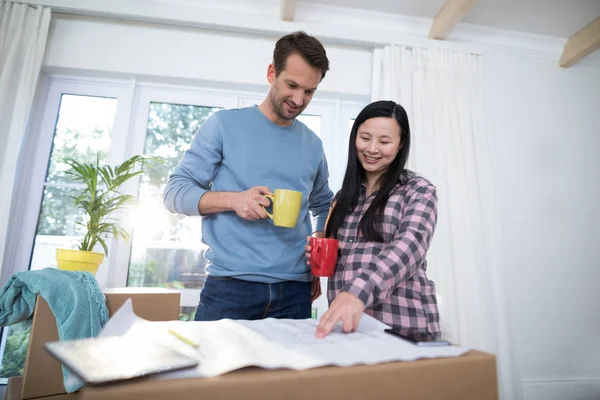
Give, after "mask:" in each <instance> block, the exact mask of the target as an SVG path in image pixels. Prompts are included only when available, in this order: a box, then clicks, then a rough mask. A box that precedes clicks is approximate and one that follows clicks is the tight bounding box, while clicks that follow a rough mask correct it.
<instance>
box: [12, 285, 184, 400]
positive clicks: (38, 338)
mask: <svg viewBox="0 0 600 400" xmlns="http://www.w3.org/2000/svg"><path fill="white" fill-rule="evenodd" d="M104 294H105V296H106V306H107V308H108V313H109V315H112V314H113V313H114V312H115V311H117V310H118V309H119V307H121V306H122V305H123V303H125V301H126V300H127V299H128V298H131V300H132V304H133V310H134V311H135V313H136V314H137V315H139V316H140V317H141V318H144V319H147V320H150V321H169V320H176V319H178V318H179V298H180V293H179V292H178V291H175V290H168V289H162V288H122V289H105V290H104ZM56 340H58V330H57V327H56V319H55V318H54V314H52V311H51V310H50V307H49V306H48V303H46V301H45V300H44V299H42V298H41V297H39V296H38V300H37V303H36V305H35V311H34V313H33V321H32V325H31V331H30V334H29V347H28V349H27V356H26V358H25V369H24V370H23V386H22V394H21V396H22V398H23V399H35V398H38V397H46V396H56V395H65V396H69V395H67V394H66V391H65V388H64V385H63V376H62V370H61V367H60V363H59V362H58V361H57V360H55V359H54V358H53V357H52V356H51V355H50V353H48V352H47V351H46V349H44V343H46V342H52V341H56ZM65 398H74V397H72V396H71V397H65Z"/></svg>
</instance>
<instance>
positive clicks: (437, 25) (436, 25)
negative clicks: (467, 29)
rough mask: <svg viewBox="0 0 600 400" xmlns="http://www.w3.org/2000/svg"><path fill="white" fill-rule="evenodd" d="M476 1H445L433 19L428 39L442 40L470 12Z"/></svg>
mask: <svg viewBox="0 0 600 400" xmlns="http://www.w3.org/2000/svg"><path fill="white" fill-rule="evenodd" d="M476 3H477V0H447V1H446V4H444V5H443V6H442V9H441V10H440V12H438V14H437V15H436V16H435V18H434V19H433V24H432V25H431V30H430V31H429V39H436V40H444V39H446V38H447V37H448V35H449V34H450V32H451V31H452V29H454V27H455V26H456V25H457V24H458V23H459V22H460V21H461V20H462V19H463V18H464V17H465V15H467V14H468V13H469V11H471V9H472V8H473V6H474V5H475V4H476Z"/></svg>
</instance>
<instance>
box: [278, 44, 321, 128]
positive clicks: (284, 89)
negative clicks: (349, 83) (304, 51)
mask: <svg viewBox="0 0 600 400" xmlns="http://www.w3.org/2000/svg"><path fill="white" fill-rule="evenodd" d="M267 79H268V80H269V83H270V84H271V89H270V90H269V99H270V101H271V106H272V107H273V112H274V113H275V114H276V115H277V116H278V117H279V118H281V119H282V120H286V121H291V120H293V119H294V118H296V117H297V116H298V115H300V113H302V111H304V109H306V107H307V106H308V104H309V103H310V101H311V100H312V97H313V95H314V94H315V91H316V90H317V86H318V85H319V82H320V81H321V70H320V69H319V68H315V67H312V66H311V65H309V64H308V63H307V62H306V61H304V59H303V58H302V57H301V56H299V55H298V54H291V55H290V56H288V59H287V63H286V66H285V69H284V70H283V71H281V72H280V73H279V75H278V76H275V68H274V67H273V65H272V64H271V65H270V66H269V70H268V71H267Z"/></svg>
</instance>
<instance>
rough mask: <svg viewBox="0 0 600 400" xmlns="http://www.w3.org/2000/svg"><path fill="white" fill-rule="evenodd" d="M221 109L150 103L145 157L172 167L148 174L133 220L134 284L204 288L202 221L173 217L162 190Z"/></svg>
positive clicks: (131, 280) (130, 281) (131, 270)
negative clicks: (199, 132)
mask: <svg viewBox="0 0 600 400" xmlns="http://www.w3.org/2000/svg"><path fill="white" fill-rule="evenodd" d="M219 109H220V108H218V107H206V106H192V105H179V104H167V103H151V104H150V112H149V115H148V128H147V132H146V143H145V150H144V154H145V155H149V156H158V157H161V158H163V159H164V160H166V164H165V165H158V166H157V167H156V168H154V169H153V170H152V171H149V174H144V175H143V178H142V180H141V182H140V187H139V202H138V206H137V207H136V209H135V211H134V216H133V228H134V232H133V237H132V248H131V259H130V263H129V276H128V285H129V286H163V287H174V288H199V287H202V284H203V283H204V266H205V261H204V257H203V256H202V252H203V251H204V249H205V248H206V246H204V244H202V242H201V229H200V227H201V219H200V218H190V217H185V216H183V215H174V214H171V213H169V212H168V211H167V210H165V208H164V206H163V203H162V192H163V188H164V185H165V184H166V182H167V180H168V178H169V174H170V173H171V172H172V170H173V168H175V166H177V164H178V162H179V160H180V159H181V157H182V156H183V153H184V152H185V150H187V149H188V148H189V146H190V144H191V141H192V138H193V136H194V134H195V133H196V131H197V130H198V128H199V127H200V125H202V123H204V121H206V120H207V119H208V117H210V116H211V115H212V114H214V113H215V112H216V111H218V110H219ZM149 216H151V218H149Z"/></svg>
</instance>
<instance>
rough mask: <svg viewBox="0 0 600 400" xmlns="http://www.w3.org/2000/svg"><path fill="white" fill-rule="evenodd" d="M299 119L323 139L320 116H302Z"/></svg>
mask: <svg viewBox="0 0 600 400" xmlns="http://www.w3.org/2000/svg"><path fill="white" fill-rule="evenodd" d="M298 119H299V120H300V121H302V123H303V124H304V125H306V126H307V127H308V128H309V129H310V130H312V131H313V132H314V133H316V134H317V136H319V137H321V116H320V115H307V114H300V115H299V116H298Z"/></svg>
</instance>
